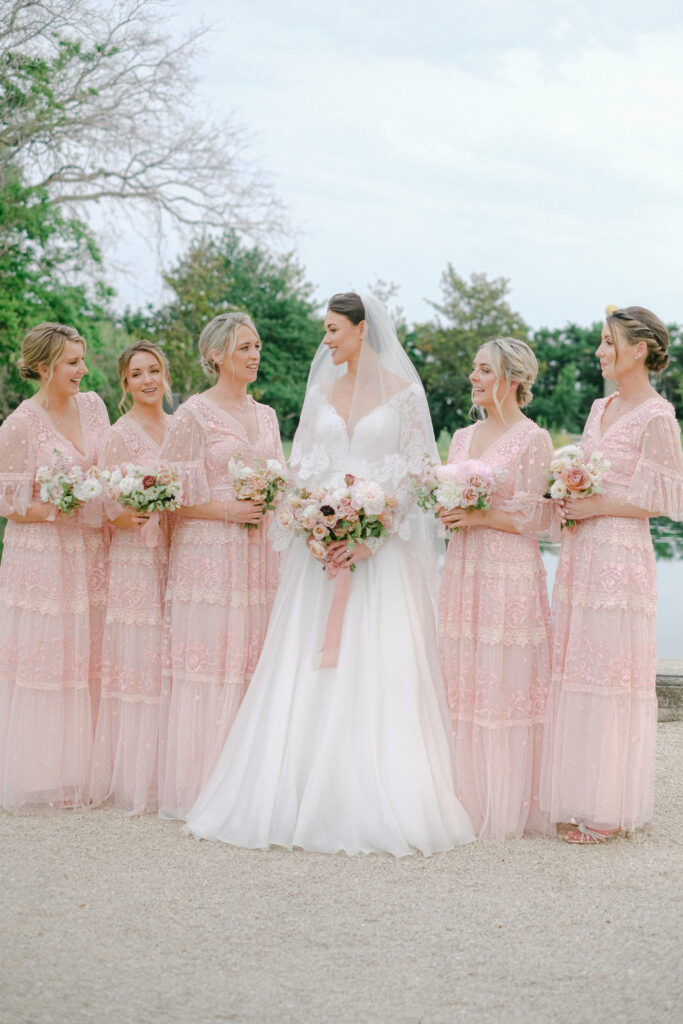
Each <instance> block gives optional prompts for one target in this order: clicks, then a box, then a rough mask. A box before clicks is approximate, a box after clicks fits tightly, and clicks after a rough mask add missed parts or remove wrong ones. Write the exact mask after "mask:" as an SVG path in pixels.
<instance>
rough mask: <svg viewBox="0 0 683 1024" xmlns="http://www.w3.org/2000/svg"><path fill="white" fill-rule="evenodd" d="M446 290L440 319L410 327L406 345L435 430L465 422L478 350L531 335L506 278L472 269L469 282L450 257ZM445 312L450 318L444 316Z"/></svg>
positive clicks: (437, 307)
mask: <svg viewBox="0 0 683 1024" xmlns="http://www.w3.org/2000/svg"><path fill="white" fill-rule="evenodd" d="M441 290H442V294H443V298H442V301H441V302H440V303H436V302H433V303H431V305H432V306H433V307H434V309H435V310H436V312H437V314H439V316H437V318H436V321H435V322H431V323H425V324H418V325H416V327H415V328H414V330H413V331H410V332H408V335H407V337H406V348H407V350H408V352H409V354H410V355H411V357H412V359H413V361H414V362H415V365H416V366H417V368H418V371H419V373H420V376H421V377H422V380H423V382H424V385H425V389H426V391H427V396H428V400H429V407H430V410H431V414H432V420H433V422H434V429H435V432H436V435H437V437H438V435H439V434H440V433H441V431H442V430H447V431H448V432H449V433H452V432H453V431H454V430H455V429H456V427H461V426H464V425H465V423H466V421H467V413H468V410H469V408H470V406H471V404H472V403H471V398H470V390H471V389H470V383H469V380H468V375H469V373H470V371H471V369H472V360H473V358H474V356H475V354H476V352H477V350H478V349H479V348H480V347H481V346H482V345H483V344H484V343H485V342H487V341H489V340H490V339H491V338H495V337H499V336H503V335H507V336H513V337H516V338H524V339H526V337H527V336H528V333H529V328H528V327H527V325H526V324H525V323H524V320H523V319H522V317H521V316H520V314H519V313H515V312H514V311H513V310H512V309H511V307H510V305H509V303H508V301H507V298H506V296H507V294H508V292H509V290H510V286H509V282H508V281H507V280H506V278H503V277H497V278H494V279H493V280H489V279H488V278H487V276H486V274H472V275H471V276H470V279H469V282H468V281H466V280H465V278H463V277H461V276H460V275H459V274H457V273H456V271H455V270H454V268H453V266H452V265H451V264H450V263H449V264H448V265H447V267H446V270H445V271H444V273H443V274H442V276H441ZM442 318H445V320H446V321H447V322H446V324H444V323H443V322H442Z"/></svg>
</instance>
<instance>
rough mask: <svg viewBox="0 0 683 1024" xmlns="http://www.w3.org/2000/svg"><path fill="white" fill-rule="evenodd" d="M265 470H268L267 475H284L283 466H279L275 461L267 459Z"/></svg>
mask: <svg viewBox="0 0 683 1024" xmlns="http://www.w3.org/2000/svg"><path fill="white" fill-rule="evenodd" d="M266 469H267V470H268V472H269V473H272V474H273V476H284V475H285V468H284V466H281V465H280V463H279V462H278V461H277V459H268V460H267V462H266Z"/></svg>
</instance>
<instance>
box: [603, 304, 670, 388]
mask: <svg viewBox="0 0 683 1024" xmlns="http://www.w3.org/2000/svg"><path fill="white" fill-rule="evenodd" d="M607 327H608V329H609V332H610V335H611V336H612V341H613V343H614V347H615V349H616V350H617V359H618V358H619V339H620V335H621V336H623V337H624V338H625V340H626V341H627V342H628V343H629V345H637V344H638V342H639V341H644V342H645V343H646V344H647V355H646V357H645V368H646V369H647V370H649V371H650V373H661V372H662V370H665V369H666V368H667V366H668V365H669V353H668V348H669V332H668V331H667V329H666V327H665V326H664V324H663V323H662V321H661V320H660V319H659V317H658V316H655V314H654V313H652V312H651V311H650V310H649V309H644V307H643V306H626V307H625V308H624V309H615V310H613V312H611V313H610V314H609V315H608V317H607Z"/></svg>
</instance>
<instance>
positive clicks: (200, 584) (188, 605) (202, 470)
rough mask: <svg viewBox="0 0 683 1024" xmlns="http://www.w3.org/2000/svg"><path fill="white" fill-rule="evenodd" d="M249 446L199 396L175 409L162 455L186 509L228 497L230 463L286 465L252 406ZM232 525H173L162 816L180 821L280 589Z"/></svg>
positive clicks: (266, 412)
mask: <svg viewBox="0 0 683 1024" xmlns="http://www.w3.org/2000/svg"><path fill="white" fill-rule="evenodd" d="M255 405H256V410H257V415H258V424H259V435H258V439H257V441H256V443H255V444H252V443H251V442H250V441H249V438H248V437H247V435H246V433H245V431H244V428H243V427H242V425H241V424H240V423H238V422H237V420H235V419H233V417H232V416H230V415H229V414H228V413H226V412H224V411H223V410H222V409H220V408H219V407H218V406H217V405H216V404H215V402H212V401H211V399H210V398H206V397H205V396H204V395H193V396H192V397H191V398H189V399H188V400H187V402H185V403H184V405H182V406H181V407H180V408H179V409H178V411H177V412H176V414H175V416H174V417H173V423H172V425H171V427H170V429H169V432H168V435H167V438H166V441H165V443H164V447H163V449H162V457H163V459H164V461H166V462H169V463H172V464H173V465H175V466H178V467H179V469H180V471H181V473H182V475H183V478H184V488H185V489H184V503H185V504H186V505H202V504H205V503H206V502H209V501H213V500H218V501H226V500H227V499H229V498H234V491H233V489H232V487H231V485H230V474H229V463H230V459H231V458H233V457H235V456H238V455H241V457H242V458H243V460H244V461H245V463H247V464H251V465H253V464H254V461H255V460H256V459H260V460H263V461H265V460H266V459H277V460H278V461H279V462H281V463H282V465H284V464H285V458H284V453H283V451H282V444H281V442H280V431H279V428H278V423H277V417H276V415H275V412H274V410H273V409H271V408H269V406H266V405H260V404H258V403H255ZM269 520H270V516H267V517H266V521H265V522H264V523H263V524H262V525H261V526H260V527H259V528H258V529H257V530H247V529H245V528H244V527H242V526H240V525H238V524H236V523H224V522H220V521H218V520H209V519H186V518H183V517H182V516H175V517H174V529H173V540H172V542H171V554H170V561H169V572H168V589H167V592H166V611H165V655H164V673H163V676H164V678H163V697H162V727H161V750H160V790H159V811H160V814H161V815H162V816H163V817H172V818H182V817H185V815H186V813H187V811H189V809H190V807H192V805H193V803H194V802H195V800H196V799H197V796H198V795H199V793H200V791H201V789H202V788H203V786H204V784H205V783H206V780H207V779H208V777H209V775H210V774H211V772H212V770H213V768H214V766H215V764H216V761H217V760H218V757H219V755H220V753H221V751H222V749H223V746H224V744H225V740H226V738H227V735H228V732H229V731H230V727H231V725H232V723H233V720H234V718H235V714H236V713H237V709H238V707H239V705H240V702H241V700H242V697H243V696H244V694H245V692H246V689H247V686H248V684H249V680H250V679H251V676H252V673H253V671H254V668H255V667H256V662H257V661H258V658H259V654H260V653H261V647H262V645H263V640H264V638H265V633H266V627H267V625H268V618H269V615H270V610H271V607H272V604H273V600H274V597H275V591H276V588H277V582H278V555H277V553H276V552H275V551H274V550H273V548H272V546H271V544H270V542H269V540H268V526H269Z"/></svg>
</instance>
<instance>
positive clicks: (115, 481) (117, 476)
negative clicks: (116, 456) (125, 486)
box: [109, 467, 123, 487]
mask: <svg viewBox="0 0 683 1024" xmlns="http://www.w3.org/2000/svg"><path fill="white" fill-rule="evenodd" d="M122 478H123V473H122V472H121V470H120V469H119V468H118V467H117V468H116V469H115V470H114V471H113V473H112V474H111V476H110V477H109V482H110V484H112V485H113V486H114V487H117V486H118V485H119V484H120V483H121V480H122Z"/></svg>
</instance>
